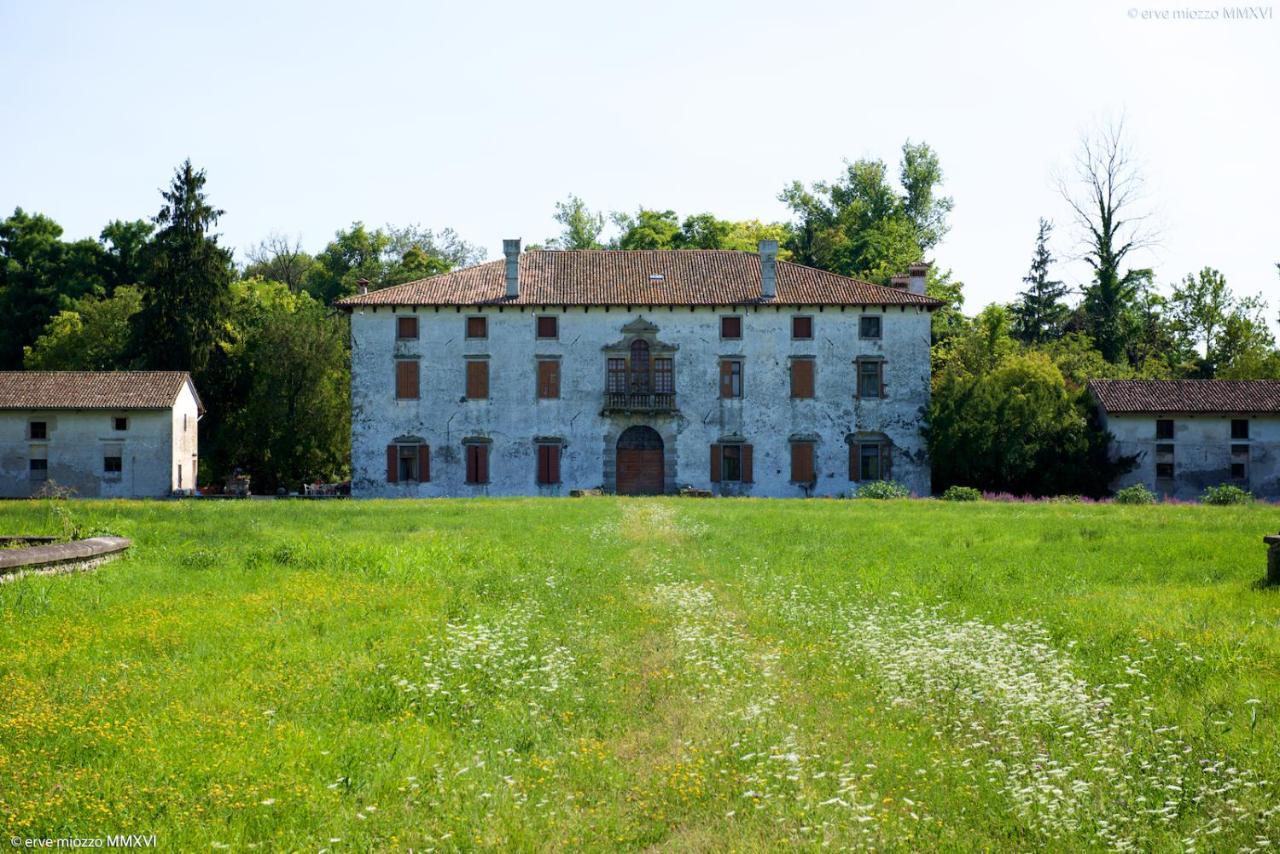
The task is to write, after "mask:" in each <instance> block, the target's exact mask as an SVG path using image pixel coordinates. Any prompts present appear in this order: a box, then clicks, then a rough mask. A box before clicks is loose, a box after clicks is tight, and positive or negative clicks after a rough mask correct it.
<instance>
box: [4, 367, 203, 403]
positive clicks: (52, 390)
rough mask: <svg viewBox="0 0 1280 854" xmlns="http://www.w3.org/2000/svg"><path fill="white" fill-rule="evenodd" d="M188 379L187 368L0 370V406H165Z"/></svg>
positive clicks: (174, 397) (175, 397) (172, 401)
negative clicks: (153, 369)
mask: <svg viewBox="0 0 1280 854" xmlns="http://www.w3.org/2000/svg"><path fill="white" fill-rule="evenodd" d="M189 379H190V375H189V374H187V372H186V371H0V409H168V408H169V407H171V406H173V403H174V401H175V400H177V398H178V392H179V391H181V390H182V386H183V384H184V383H186V382H187V381H188V380H189ZM196 400H197V403H198V402H199V398H198V397H197V398H196Z"/></svg>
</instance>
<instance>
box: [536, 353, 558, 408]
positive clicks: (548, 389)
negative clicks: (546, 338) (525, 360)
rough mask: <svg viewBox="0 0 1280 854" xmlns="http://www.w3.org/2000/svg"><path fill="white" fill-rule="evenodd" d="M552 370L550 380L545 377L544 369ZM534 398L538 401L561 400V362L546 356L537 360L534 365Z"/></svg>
mask: <svg viewBox="0 0 1280 854" xmlns="http://www.w3.org/2000/svg"><path fill="white" fill-rule="evenodd" d="M547 368H549V369H550V373H551V376H550V378H549V379H548V378H547V377H544V376H543V371H544V369H547ZM534 376H535V382H534V385H535V386H536V388H535V389H534V397H535V398H536V399H537V400H559V399H560V360H559V359H552V358H547V357H545V356H543V357H539V358H537V359H535V364H534Z"/></svg>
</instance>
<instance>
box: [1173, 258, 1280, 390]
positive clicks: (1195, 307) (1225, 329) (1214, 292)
mask: <svg viewBox="0 0 1280 854" xmlns="http://www.w3.org/2000/svg"><path fill="white" fill-rule="evenodd" d="M1266 307H1267V306H1266V303H1265V302H1264V301H1263V300H1262V299H1261V298H1259V297H1237V296H1236V295H1235V294H1234V293H1232V291H1231V288H1230V287H1228V285H1227V279H1226V277H1225V276H1223V275H1222V274H1221V273H1220V272H1218V271H1217V270H1215V269H1213V268H1211V267H1205V268H1204V269H1202V270H1201V271H1200V272H1199V274H1197V275H1187V276H1186V278H1184V279H1183V280H1182V281H1181V282H1180V283H1179V284H1176V285H1174V287H1173V295H1172V296H1171V297H1170V298H1169V313H1170V317H1171V321H1172V325H1173V329H1174V330H1175V331H1176V334H1178V335H1179V336H1180V337H1181V339H1182V341H1181V343H1182V345H1183V349H1184V351H1188V352H1191V353H1194V354H1195V356H1196V357H1197V367H1196V373H1197V375H1199V376H1202V377H1213V376H1216V375H1217V373H1218V372H1219V370H1220V369H1222V368H1224V367H1226V366H1228V365H1230V364H1231V363H1232V362H1233V361H1235V360H1236V359H1239V358H1242V357H1243V355H1244V354H1245V353H1247V352H1250V351H1266V350H1270V349H1272V348H1273V347H1274V346H1275V342H1274V340H1273V338H1272V336H1271V333H1270V331H1269V330H1268V329H1267V324H1266V321H1265V320H1264V319H1263V315H1264V313H1265V312H1266ZM1250 361H1257V360H1256V358H1253V357H1251V358H1250Z"/></svg>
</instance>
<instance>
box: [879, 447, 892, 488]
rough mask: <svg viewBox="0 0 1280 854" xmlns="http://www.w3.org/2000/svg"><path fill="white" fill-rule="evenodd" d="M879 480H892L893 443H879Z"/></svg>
mask: <svg viewBox="0 0 1280 854" xmlns="http://www.w3.org/2000/svg"><path fill="white" fill-rule="evenodd" d="M880 479H881V480H893V443H892V442H881V443H880Z"/></svg>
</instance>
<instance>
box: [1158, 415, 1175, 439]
mask: <svg viewBox="0 0 1280 854" xmlns="http://www.w3.org/2000/svg"><path fill="white" fill-rule="evenodd" d="M1156 438H1157V439H1172V438H1173V419H1172V418H1157V419H1156Z"/></svg>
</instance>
